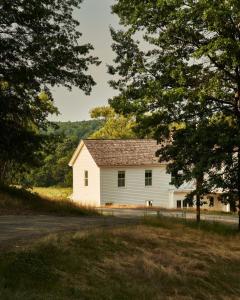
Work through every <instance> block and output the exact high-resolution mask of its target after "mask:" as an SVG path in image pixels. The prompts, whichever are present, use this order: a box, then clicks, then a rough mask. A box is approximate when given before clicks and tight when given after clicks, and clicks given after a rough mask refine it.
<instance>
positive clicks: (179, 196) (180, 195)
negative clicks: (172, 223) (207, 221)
mask: <svg viewBox="0 0 240 300" xmlns="http://www.w3.org/2000/svg"><path fill="white" fill-rule="evenodd" d="M186 195H187V193H186V192H180V191H179V192H178V191H176V192H175V193H174V206H173V208H177V200H181V201H182V208H183V200H184V199H185V197H186ZM209 196H212V197H213V198H214V206H213V207H210V206H209V199H208V197H209ZM209 196H205V197H204V198H203V201H204V202H207V203H206V204H203V205H202V206H201V210H209V211H211V210H212V211H225V212H227V211H229V205H225V204H223V203H222V202H220V201H219V200H218V196H217V195H209ZM194 209H195V205H194Z"/></svg>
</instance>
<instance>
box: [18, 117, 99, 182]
mask: <svg viewBox="0 0 240 300" xmlns="http://www.w3.org/2000/svg"><path fill="white" fill-rule="evenodd" d="M53 124H55V125H54V126H51V127H50V128H49V130H48V133H49V134H53V139H52V143H51V145H49V149H48V152H47V153H45V158H44V160H43V162H42V165H41V166H40V167H38V168H35V169H32V170H30V172H28V173H25V174H24V175H23V176H22V174H20V178H19V180H18V182H17V184H20V185H26V186H36V187H49V186H63V187H70V186H71V185H72V170H71V168H69V166H68V162H69V160H70V158H71V155H72V153H73V152H74V150H75V148H76V147H77V145H78V143H79V141H80V139H82V138H87V137H89V136H90V135H91V134H92V133H94V132H95V131H97V130H98V129H99V128H100V127H101V126H102V125H103V121H101V120H90V121H79V122H56V123H53ZM54 137H55V138H54Z"/></svg>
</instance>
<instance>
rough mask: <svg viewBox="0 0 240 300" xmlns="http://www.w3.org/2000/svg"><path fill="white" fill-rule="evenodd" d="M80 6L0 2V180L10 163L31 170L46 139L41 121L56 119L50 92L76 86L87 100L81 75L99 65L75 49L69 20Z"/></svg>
mask: <svg viewBox="0 0 240 300" xmlns="http://www.w3.org/2000/svg"><path fill="white" fill-rule="evenodd" d="M81 2H82V1H81V0H51V1H49V0H41V1H38V0H16V1H10V2H9V1H7V0H2V1H1V2H0V10H1V14H0V180H2V181H4V179H5V174H6V169H7V165H8V164H10V163H18V164H20V165H22V164H24V163H28V164H33V163H34V162H36V160H37V158H39V157H40V154H41V147H42V146H44V144H46V141H47V139H46V138H45V137H44V135H43V134H42V132H43V131H44V130H46V128H47V126H48V121H47V117H48V115H49V114H52V113H56V112H57V109H56V108H55V107H54V105H53V98H52V94H51V87H53V86H58V85H62V86H65V87H67V88H69V89H71V87H72V86H76V87H78V88H80V89H82V90H83V91H84V92H85V93H86V94H89V93H90V91H91V87H92V86H93V85H94V84H95V83H94V80H93V79H92V77H91V76H90V75H88V74H86V71H87V70H88V67H89V65H91V64H96V65H97V64H99V61H98V60H97V58H95V57H93V56H91V55H90V54H89V53H90V50H92V49H93V47H92V46H91V45H90V44H82V43H81V33H80V32H79V29H78V26H79V22H78V21H77V20H76V19H75V18H74V17H73V12H74V10H75V9H79V8H80V4H81Z"/></svg>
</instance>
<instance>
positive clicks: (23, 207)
mask: <svg viewBox="0 0 240 300" xmlns="http://www.w3.org/2000/svg"><path fill="white" fill-rule="evenodd" d="M51 191H52V193H50V191H49V190H48V191H46V190H44V189H40V190H38V193H36V190H35V191H29V190H24V189H21V188H16V187H6V186H1V187H0V214H5V215H6V214H32V213H41V214H55V215H62V216H67V215H76V216H77V215H79V216H84V215H87V216H88V215H97V214H98V213H97V211H96V210H95V209H94V208H91V207H84V206H81V205H78V204H77V203H75V202H73V201H71V200H70V199H68V198H67V196H68V195H69V194H71V191H70V190H66V189H64V190H59V191H57V190H55V189H51Z"/></svg>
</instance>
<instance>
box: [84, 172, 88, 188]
mask: <svg viewBox="0 0 240 300" xmlns="http://www.w3.org/2000/svg"><path fill="white" fill-rule="evenodd" d="M84 186H88V171H84Z"/></svg>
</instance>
